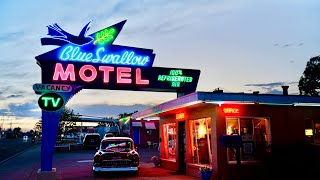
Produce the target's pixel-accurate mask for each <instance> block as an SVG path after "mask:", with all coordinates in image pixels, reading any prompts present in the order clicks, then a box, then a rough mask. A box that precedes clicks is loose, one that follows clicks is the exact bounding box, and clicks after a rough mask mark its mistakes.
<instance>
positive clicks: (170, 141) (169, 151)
mask: <svg viewBox="0 0 320 180" xmlns="http://www.w3.org/2000/svg"><path fill="white" fill-rule="evenodd" d="M162 132H163V136H162V137H163V144H164V149H165V157H164V158H166V159H171V160H176V153H175V150H176V142H177V134H176V132H177V131H176V123H168V124H163V125H162Z"/></svg>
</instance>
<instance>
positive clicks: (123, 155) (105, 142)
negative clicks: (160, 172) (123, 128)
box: [93, 137, 140, 176]
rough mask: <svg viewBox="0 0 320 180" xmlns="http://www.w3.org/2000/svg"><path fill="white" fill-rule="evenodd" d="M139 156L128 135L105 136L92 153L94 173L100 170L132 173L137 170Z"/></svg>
mask: <svg viewBox="0 0 320 180" xmlns="http://www.w3.org/2000/svg"><path fill="white" fill-rule="evenodd" d="M139 163H140V156H139V154H138V152H137V151H136V150H135V148H134V143H133V140H132V139H131V138H129V137H105V138H103V139H102V140H101V143H100V148H99V149H98V151H97V152H96V153H95V155H94V159H93V172H94V175H95V176H96V175H98V174H100V172H110V171H111V172H116V171H127V172H132V173H133V174H134V175H137V174H138V171H139Z"/></svg>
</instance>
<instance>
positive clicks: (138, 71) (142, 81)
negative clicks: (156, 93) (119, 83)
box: [136, 68, 149, 84]
mask: <svg viewBox="0 0 320 180" xmlns="http://www.w3.org/2000/svg"><path fill="white" fill-rule="evenodd" d="M136 84H149V80H147V79H141V69H140V68H137V69H136Z"/></svg>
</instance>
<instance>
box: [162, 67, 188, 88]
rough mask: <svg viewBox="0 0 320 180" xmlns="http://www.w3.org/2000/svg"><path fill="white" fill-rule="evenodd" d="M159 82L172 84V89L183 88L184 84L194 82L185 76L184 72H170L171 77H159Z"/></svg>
mask: <svg viewBox="0 0 320 180" xmlns="http://www.w3.org/2000/svg"><path fill="white" fill-rule="evenodd" d="M158 81H168V82H171V87H181V86H182V83H185V82H187V83H190V82H192V77H189V76H183V72H182V70H170V73H169V75H159V76H158Z"/></svg>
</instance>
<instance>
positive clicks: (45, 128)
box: [34, 85, 82, 180]
mask: <svg viewBox="0 0 320 180" xmlns="http://www.w3.org/2000/svg"><path fill="white" fill-rule="evenodd" d="M71 87H72V91H70V92H57V91H50V92H53V93H56V94H59V95H60V96H61V97H62V98H63V99H64V104H63V106H62V107H61V108H60V109H59V110H57V111H46V110H42V144H41V169H39V170H38V176H37V179H46V180H48V179H51V178H55V168H52V159H53V153H54V145H55V142H56V136H57V132H58V126H59V122H60V118H61V115H62V112H63V109H64V107H65V105H66V104H67V102H68V101H69V100H70V99H71V98H72V97H73V96H74V95H75V94H76V93H77V92H79V91H80V90H81V89H82V87H81V86H75V85H71ZM34 90H35V89H34ZM47 92H48V91H38V90H35V93H36V94H43V93H47Z"/></svg>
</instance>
